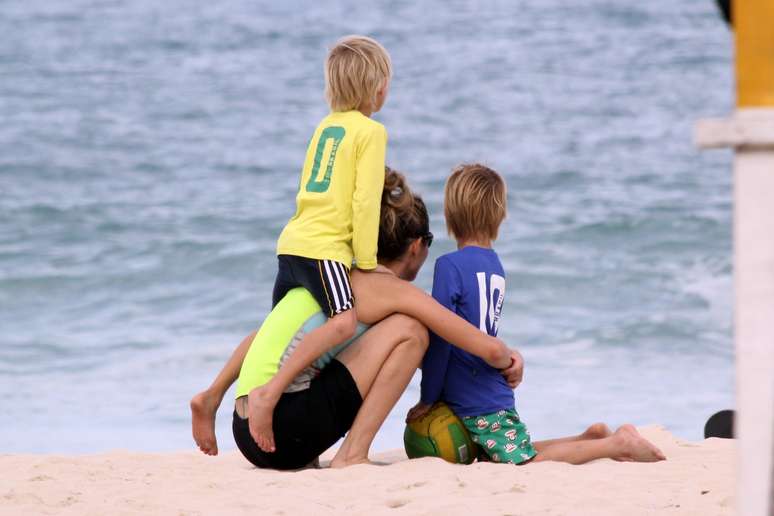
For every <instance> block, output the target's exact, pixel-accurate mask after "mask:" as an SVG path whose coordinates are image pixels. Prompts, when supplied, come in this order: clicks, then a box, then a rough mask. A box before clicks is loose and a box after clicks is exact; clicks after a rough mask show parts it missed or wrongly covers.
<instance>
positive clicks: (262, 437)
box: [247, 308, 357, 452]
mask: <svg viewBox="0 0 774 516" xmlns="http://www.w3.org/2000/svg"><path fill="white" fill-rule="evenodd" d="M356 328H357V314H356V313H355V309H354V308H352V309H350V310H347V311H346V312H342V313H339V314H336V315H335V316H333V317H331V318H330V319H328V321H326V323H325V324H323V325H322V326H320V327H319V328H315V329H314V330H312V331H310V332H309V333H307V334H306V335H304V338H303V339H301V342H299V343H298V346H297V347H296V349H295V350H294V351H293V352H292V353H291V354H290V356H289V357H288V359H287V361H286V362H285V363H284V364H282V367H280V368H279V370H278V371H277V374H276V375H274V376H273V377H272V379H271V380H269V381H268V382H267V383H266V384H265V385H263V386H261V387H257V388H255V389H253V390H252V391H250V394H249V395H248V397H247V420H248V421H249V424H250V435H251V436H252V437H253V439H254V440H255V443H256V444H257V445H258V447H259V448H260V449H262V450H263V451H265V452H273V451H274V449H275V447H274V432H273V430H272V418H273V416H274V407H276V406H277V403H278V402H279V399H280V397H281V396H282V393H283V392H285V389H287V387H288V385H290V384H291V382H292V381H293V379H294V378H295V377H296V376H298V375H299V374H300V373H301V371H303V370H304V368H305V367H308V366H309V365H310V364H311V363H312V362H314V361H315V360H317V359H318V358H319V357H320V356H321V355H322V354H323V353H325V352H326V351H328V350H329V349H331V348H332V347H334V346H338V345H339V344H341V343H343V342H344V341H346V340H347V339H349V338H351V337H352V335H354V333H355V329H356Z"/></svg>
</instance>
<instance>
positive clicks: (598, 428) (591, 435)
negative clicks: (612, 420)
mask: <svg viewBox="0 0 774 516" xmlns="http://www.w3.org/2000/svg"><path fill="white" fill-rule="evenodd" d="M611 435H613V431H612V430H610V427H609V426H607V425H606V424H604V423H594V424H593V425H591V426H590V427H588V428H587V429H586V431H585V432H583V433H582V434H581V439H604V438H605V437H610V436H611Z"/></svg>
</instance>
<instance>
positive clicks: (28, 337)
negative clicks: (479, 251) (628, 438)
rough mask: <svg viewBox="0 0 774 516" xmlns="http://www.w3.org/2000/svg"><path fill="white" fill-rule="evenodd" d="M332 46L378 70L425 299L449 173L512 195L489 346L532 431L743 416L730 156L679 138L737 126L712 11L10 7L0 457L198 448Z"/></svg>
mask: <svg viewBox="0 0 774 516" xmlns="http://www.w3.org/2000/svg"><path fill="white" fill-rule="evenodd" d="M349 33H365V34H369V35H372V36H374V37H376V38H378V39H379V40H380V41H381V42H382V43H384V45H385V46H386V47H387V48H388V49H389V51H390V53H391V55H392V59H393V65H394V69H395V75H394V79H393V82H392V85H391V88H390V93H389V98H388V100H387V103H386V105H385V107H384V109H383V111H382V112H380V113H378V114H377V115H376V116H375V118H376V119H377V120H379V121H380V122H382V123H384V124H385V126H386V127H387V129H388V131H389V137H390V140H389V148H388V163H389V164H390V165H391V166H392V167H394V168H397V169H399V170H401V171H403V172H405V173H406V175H407V177H408V179H409V181H410V184H411V186H412V187H413V188H414V189H415V190H416V191H417V192H419V193H421V194H422V196H423V197H424V199H425V200H426V201H427V204H428V207H429V211H430V213H431V219H432V220H431V226H432V228H431V229H432V231H433V232H434V233H435V234H436V236H437V238H436V240H435V243H434V245H433V247H432V249H431V252H430V258H429V260H428V263H427V264H426V266H425V268H424V269H423V270H422V272H421V274H420V275H419V277H418V279H417V281H416V283H417V285H418V286H419V287H421V288H424V289H430V287H431V280H432V262H433V260H434V259H435V258H436V257H438V256H439V255H441V254H443V253H446V252H449V251H451V250H453V249H454V244H453V242H452V241H450V240H449V238H448V237H446V236H445V228H444V221H443V213H442V195H443V194H442V192H443V185H444V181H445V178H446V176H447V175H448V173H449V171H450V169H451V167H453V166H454V165H456V164H458V163H461V162H474V161H480V162H483V163H486V164H488V165H490V166H491V167H493V168H494V169H496V170H498V171H499V172H500V173H501V174H502V175H503V176H504V177H505V178H506V180H507V183H508V202H509V216H508V219H507V220H506V221H505V223H504V224H503V227H502V229H501V232H500V238H499V239H498V241H497V243H496V249H497V251H498V253H499V254H500V257H501V259H502V262H503V265H504V267H505V270H506V275H507V296H506V302H505V305H504V308H503V319H502V321H501V325H500V335H501V337H502V338H503V339H504V340H505V341H506V342H507V343H508V344H509V345H510V346H512V347H514V348H518V349H519V350H520V351H521V352H522V353H523V355H524V357H525V360H526V369H525V377H524V383H523V385H522V386H520V387H519V388H518V390H517V391H516V396H517V407H518V410H519V412H520V413H521V415H522V416H523V419H524V420H525V421H526V423H527V424H528V426H529V428H530V429H531V431H532V434H533V437H535V438H541V437H554V436H559V435H564V434H570V433H575V432H579V431H581V430H583V429H584V428H585V426H586V425H587V424H589V423H591V422H594V421H606V422H608V423H609V424H611V425H617V424H621V423H624V422H632V423H635V424H639V425H642V424H651V423H659V424H663V425H665V426H666V427H667V428H668V429H669V430H670V431H672V432H674V433H675V434H677V435H679V436H681V437H684V438H689V439H698V438H700V437H701V431H702V425H703V423H704V421H705V420H706V418H707V417H708V416H709V415H710V414H712V413H713V412H714V411H716V410H719V409H723V408H729V407H732V406H733V348H732V337H731V334H732V327H731V323H732V263H731V222H732V205H731V188H732V183H731V174H730V162H731V159H730V153H729V152H727V151H715V152H699V151H698V150H697V149H696V148H695V147H694V146H693V144H692V142H691V131H692V124H693V122H694V120H696V119H697V118H700V117H703V116H706V115H722V114H725V113H727V112H729V110H730V109H731V106H732V95H733V94H732V82H731V65H732V55H731V43H732V41H731V36H730V32H729V30H728V29H727V28H726V27H725V26H724V25H723V23H722V22H721V21H720V18H719V16H718V15H717V13H716V10H715V6H714V5H713V2H710V1H709V0H707V1H696V0H680V1H671V0H657V1H652V2H634V1H626V2H623V1H613V0H589V1H585V2H571V1H567V0H544V1H540V2H526V1H516V2H505V1H503V2H485V3H477V2H463V1H453V2H448V1H441V0H435V1H426V2H408V1H397V0H390V1H381V2H357V1H354V0H352V1H347V2H335V3H334V2H312V1H299V2H279V3H278V2H248V1H225V2H206V3H205V2H182V1H177V0H170V1H165V2H154V1H149V0H138V1H134V2H116V1H109V0H90V1H87V0H70V1H47V2H35V1H33V2H3V3H2V4H0V121H1V122H2V123H0V415H1V417H2V423H1V424H0V451H2V452H94V451H99V450H106V449H113V448H125V449H132V450H177V449H191V448H193V442H192V440H191V437H190V422H189V411H188V400H189V398H190V397H191V396H192V395H193V394H194V393H196V392H197V391H198V390H201V389H203V388H205V387H206V386H207V385H209V382H210V381H211V380H212V378H213V377H214V375H215V374H216V372H217V371H218V370H219V368H220V367H221V365H222V364H223V363H224V361H225V360H226V358H227V357H228V356H229V354H230V353H231V351H232V350H233V349H234V347H235V346H236V345H237V344H238V343H239V342H240V340H241V339H242V338H243V337H244V336H245V335H247V334H248V333H249V332H251V331H252V330H253V329H255V328H256V327H257V326H258V325H259V324H260V322H261V320H262V319H263V317H264V316H265V315H266V313H267V311H268V310H269V308H270V299H271V287H272V284H273V279H274V275H275V272H276V261H275V258H274V254H275V242H276V239H277V236H278V234H279V232H280V230H281V229H282V227H283V225H284V224H285V222H286V221H287V219H288V218H289V217H290V216H291V215H292V213H293V211H294V194H295V191H296V188H297V183H298V176H299V171H300V168H301V165H302V162H303V158H304V153H305V148H306V144H307V142H308V140H309V137H310V135H311V134H312V131H313V129H314V127H315V125H316V123H317V122H318V121H319V119H320V118H321V117H323V116H324V115H325V114H326V112H327V109H326V105H325V102H324V99H323V73H322V70H323V60H324V58H325V53H326V49H327V48H328V47H329V46H330V45H331V44H332V43H333V42H334V41H335V40H336V39H337V38H338V37H339V36H342V35H345V34H349ZM418 380H419V376H418V375H417V376H416V377H415V378H414V380H413V382H412V384H411V385H410V386H409V388H408V390H407V391H406V393H405V394H404V396H403V398H402V399H401V401H400V402H399V404H398V406H397V408H396V409H395V410H394V411H393V412H392V413H391V415H390V417H389V418H388V420H387V422H386V423H385V425H384V427H383V428H382V430H381V432H380V433H379V435H378V437H377V440H376V442H375V445H374V448H375V449H385V448H395V447H399V446H400V445H401V435H402V431H403V418H404V416H405V412H406V410H407V409H408V408H409V407H410V406H411V405H412V404H413V403H414V402H415V401H416V400H417V398H418ZM231 398H232V394H231V393H229V394H228V395H227V398H226V401H225V402H224V405H223V407H222V410H221V411H220V412H219V418H218V427H217V429H218V437H219V439H220V444H221V448H223V449H228V448H233V439H232V437H231V436H230V426H229V425H230V415H231V410H232V403H231Z"/></svg>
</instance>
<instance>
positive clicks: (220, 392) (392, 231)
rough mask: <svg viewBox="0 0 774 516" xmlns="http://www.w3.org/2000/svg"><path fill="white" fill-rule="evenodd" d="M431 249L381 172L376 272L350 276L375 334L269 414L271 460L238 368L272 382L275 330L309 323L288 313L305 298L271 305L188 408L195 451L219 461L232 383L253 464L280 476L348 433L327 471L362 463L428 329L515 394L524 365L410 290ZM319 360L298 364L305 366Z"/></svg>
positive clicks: (248, 382) (255, 380)
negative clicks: (492, 371)
mask: <svg viewBox="0 0 774 516" xmlns="http://www.w3.org/2000/svg"><path fill="white" fill-rule="evenodd" d="M431 243H432V234H431V233H430V232H429V222H428V217H427V211H426V209H425V206H424V203H423V202H422V200H421V198H419V197H418V196H414V195H413V194H412V193H411V191H410V190H409V188H408V186H407V185H406V183H405V180H404V178H403V176H401V175H400V174H398V173H396V172H394V171H392V170H389V169H388V170H387V173H386V177H385V187H384V191H383V195H382V209H381V219H380V227H379V244H378V249H379V252H378V261H379V267H378V268H377V269H376V271H374V272H360V271H357V270H355V271H353V272H352V277H351V280H352V288H353V291H354V292H353V293H354V296H355V299H357V309H358V319H359V320H360V321H361V322H363V323H366V324H371V325H372V326H371V327H370V328H369V329H367V330H366V331H365V333H363V334H362V336H360V337H358V338H356V339H355V340H354V341H353V342H351V343H348V345H346V346H344V347H343V348H342V349H339V350H337V354H336V355H335V357H327V359H326V360H323V363H320V364H319V365H320V366H324V367H321V369H322V371H321V372H320V373H319V375H317V376H316V377H314V379H312V380H311V381H307V382H306V383H304V382H301V383H302V385H301V386H300V390H297V391H296V392H286V393H285V394H283V396H282V398H281V400H280V403H279V404H278V405H277V408H276V409H275V412H274V423H273V428H274V435H275V438H276V451H275V452H271V453H268V452H264V451H263V450H261V449H260V448H259V447H258V446H257V444H256V443H255V441H254V440H253V439H252V437H253V435H252V434H253V432H251V431H250V430H251V428H250V426H251V425H250V421H249V419H245V417H246V415H247V413H248V412H249V407H248V396H247V395H246V394H247V393H248V392H254V391H256V388H258V387H260V385H261V383H260V382H261V381H264V380H265V375H264V376H263V377H261V376H260V374H258V375H257V376H256V373H255V368H254V367H252V368H251V367H248V364H247V363H246V364H245V367H242V363H243V361H245V357H246V356H247V355H248V351H249V352H250V353H251V355H254V356H255V357H257V359H256V360H258V362H260V364H262V366H261V367H263V368H265V369H266V370H268V371H274V372H276V368H277V367H278V366H279V363H278V360H282V357H281V356H280V357H277V352H276V349H274V348H276V339H275V342H272V339H270V338H268V336H269V334H271V333H273V332H274V331H273V330H277V331H276V332H274V333H277V334H283V335H286V334H287V333H282V331H280V330H281V328H280V326H281V323H282V320H283V319H285V321H291V320H292V321H294V322H292V323H289V324H288V325H289V326H292V328H290V330H291V335H292V334H293V333H296V334H297V333H298V332H299V331H309V328H307V327H304V324H305V323H306V322H307V320H309V319H310V318H309V317H306V315H308V314H303V315H304V317H306V319H307V320H304V318H303V317H301V318H300V319H299V317H298V312H299V309H298V308H299V305H297V304H294V303H298V302H299V299H301V297H302V294H299V296H301V297H299V298H298V299H295V300H294V299H290V300H289V301H288V302H287V303H285V304H283V303H280V304H278V305H277V306H276V307H275V309H274V310H273V311H272V313H271V314H270V315H269V317H267V319H266V321H265V322H264V324H263V325H262V327H261V330H259V331H258V332H257V333H254V334H252V335H250V336H248V337H247V338H246V339H245V340H243V341H242V343H241V344H240V345H239V347H238V348H237V350H236V351H235V352H234V354H233V355H232V356H231V358H230V359H229V361H228V362H227V364H226V366H225V367H224V368H223V370H222V371H221V372H220V373H219V374H218V376H217V378H216V379H215V381H214V382H213V384H212V385H211V386H210V388H208V389H207V390H205V391H203V392H201V393H199V394H197V395H196V396H195V397H194V398H193V399H192V400H191V412H192V423H193V435H194V440H195V441H196V443H197V445H198V446H199V448H200V449H201V450H202V451H203V452H204V453H206V454H210V455H215V454H217V443H216V439H215V431H214V421H215V412H216V410H217V407H218V406H219V405H220V402H221V401H222V399H223V396H224V394H225V392H226V390H227V389H228V388H229V387H230V386H231V384H232V383H233V382H234V381H235V380H236V379H237V376H239V377H240V386H239V388H238V391H237V394H238V399H237V402H236V406H235V413H234V423H233V429H234V438H235V441H236V442H237V446H238V447H239V449H240V450H241V451H242V453H243V454H244V455H245V457H246V458H247V459H248V460H250V461H251V462H252V463H253V464H255V465H256V466H258V467H271V468H277V469H296V468H300V467H303V466H304V465H306V464H309V463H310V462H312V461H314V460H315V459H316V457H317V456H319V454H320V453H322V452H323V451H325V450H326V449H327V448H328V447H330V446H331V445H333V444H334V443H335V442H336V441H337V440H338V439H339V438H340V437H341V436H342V435H344V433H346V432H347V431H348V430H349V433H348V434H347V437H346V439H345V440H344V442H343V443H342V446H341V448H339V450H338V452H337V453H336V456H335V457H334V459H333V461H332V462H331V466H332V467H343V466H347V465H351V464H356V463H361V462H367V461H368V450H369V448H370V446H371V442H372V441H373V439H374V436H375V435H376V432H377V431H378V429H379V427H380V426H381V425H382V423H383V422H384V420H385V418H386V417H387V415H388V414H389V412H390V410H391V409H392V407H393V406H394V405H395V403H396V402H397V401H398V398H399V397H400V395H401V393H402V392H403V391H404V390H405V388H406V386H407V385H408V382H409V381H410V380H411V377H412V376H413V374H414V371H415V370H416V368H417V367H418V365H419V363H420V361H421V359H422V356H423V355H424V352H425V349H426V348H427V342H428V337H427V329H426V328H429V329H430V330H432V331H434V332H435V333H437V334H438V335H440V336H441V337H443V338H444V339H446V340H447V341H448V342H451V343H452V344H455V345H457V346H459V347H461V348H462V349H465V350H466V351H468V352H470V353H472V354H474V355H477V356H480V357H481V358H482V359H484V360H485V361H486V362H488V363H489V364H491V365H492V366H493V367H496V368H499V369H502V370H503V374H504V376H505V377H506V379H507V380H508V382H509V383H510V384H511V385H512V386H513V387H515V386H516V385H518V383H519V382H520V380H521V374H522V367H523V360H522V357H521V355H520V354H519V353H518V352H517V351H514V350H511V349H509V348H508V347H507V346H506V345H505V344H504V343H503V342H502V341H501V340H499V339H497V338H493V337H490V336H488V335H486V334H485V333H482V332H480V331H479V330H478V329H477V328H475V327H474V326H472V325H471V324H469V323H468V322H467V321H465V320H463V319H461V318H459V317H457V316H456V315H455V314H453V313H452V312H450V311H448V310H446V309H445V308H444V307H442V306H441V305H440V304H438V303H437V302H436V301H435V300H433V298H432V297H430V296H429V295H428V294H427V293H425V292H424V291H423V290H421V289H419V288H417V287H414V286H413V285H411V283H410V281H413V280H414V278H415V277H416V275H417V272H418V271H419V269H420V268H421V267H422V264H423V263H424V261H425V259H426V258H427V254H428V248H429V247H430V244H431ZM283 301H284V300H283ZM294 317H295V318H296V319H293V318H294ZM285 330H287V328H285ZM295 338H296V339H297V338H298V335H296V337H295ZM291 340H292V339H291ZM291 344H292V342H290V341H287V339H286V342H280V347H283V348H284V351H283V350H280V353H279V354H280V355H285V356H287V354H288V348H289V347H290V348H291V349H290V351H292V346H291ZM272 350H273V351H272ZM269 355H271V357H269ZM248 358H251V357H248ZM316 358H317V357H305V362H304V363H306V364H310V363H312V362H313V360H315V359H316ZM251 360H252V358H251ZM272 360H274V362H273V363H271V361H272ZM240 369H241V373H240ZM307 376H308V375H307ZM243 380H245V381H244V382H243ZM243 383H244V385H243ZM254 399H255V402H260V400H259V399H257V398H254V396H252V395H251V396H249V402H250V403H253V402H254Z"/></svg>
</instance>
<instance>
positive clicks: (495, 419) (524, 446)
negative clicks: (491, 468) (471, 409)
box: [462, 410, 537, 464]
mask: <svg viewBox="0 0 774 516" xmlns="http://www.w3.org/2000/svg"><path fill="white" fill-rule="evenodd" d="M462 424H464V425H465V428H467V429H468V432H469V433H470V437H471V439H472V440H473V442H474V443H476V444H478V446H479V447H480V448H481V450H482V451H483V452H484V453H485V454H486V455H487V456H488V457H489V458H490V459H491V460H492V461H494V462H507V463H511V464H522V463H524V462H527V461H529V460H531V459H532V458H533V457H534V456H535V455H537V452H536V451H535V448H534V447H533V446H532V441H531V440H530V437H529V430H527V427H526V426H525V425H524V423H522V422H521V419H519V414H517V413H516V411H515V410H501V411H499V412H495V413H494V414H485V415H483V416H467V417H463V418H462Z"/></svg>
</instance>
